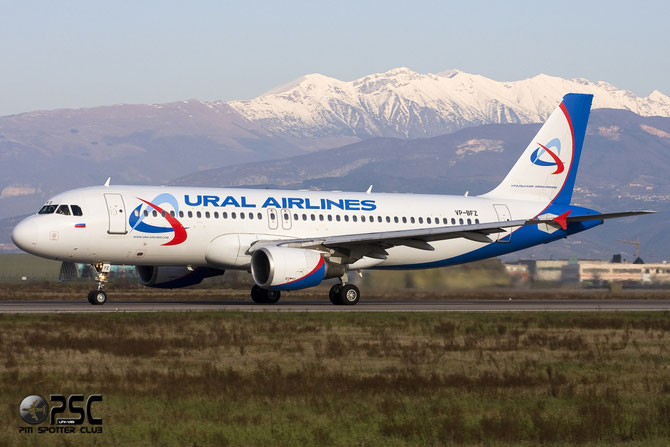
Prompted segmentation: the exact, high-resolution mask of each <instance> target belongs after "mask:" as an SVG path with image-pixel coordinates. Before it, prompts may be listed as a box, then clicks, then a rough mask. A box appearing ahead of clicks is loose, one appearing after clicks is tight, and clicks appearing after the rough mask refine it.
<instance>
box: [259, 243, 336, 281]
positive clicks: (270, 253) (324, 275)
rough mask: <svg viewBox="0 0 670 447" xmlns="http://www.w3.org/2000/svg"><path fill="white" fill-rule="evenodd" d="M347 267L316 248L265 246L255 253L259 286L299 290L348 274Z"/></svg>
mask: <svg viewBox="0 0 670 447" xmlns="http://www.w3.org/2000/svg"><path fill="white" fill-rule="evenodd" d="M344 271H345V270H344V267H343V266H341V265H338V264H332V263H329V262H327V261H326V260H325V259H324V258H323V256H322V255H321V253H319V252H318V251H314V250H305V249H302V248H287V247H262V248H260V249H258V250H256V251H254V253H253V255H252V256H251V275H252V276H253V278H254V282H255V283H256V285H258V286H259V287H262V288H264V289H271V290H299V289H306V288H308V287H314V286H316V285H318V284H319V283H321V281H323V280H324V279H328V278H337V277H340V276H342V275H343V274H344Z"/></svg>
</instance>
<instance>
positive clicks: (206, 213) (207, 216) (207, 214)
mask: <svg viewBox="0 0 670 447" xmlns="http://www.w3.org/2000/svg"><path fill="white" fill-rule="evenodd" d="M205 217H206V218H207V219H209V211H205Z"/></svg>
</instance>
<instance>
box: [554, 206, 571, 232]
mask: <svg viewBox="0 0 670 447" xmlns="http://www.w3.org/2000/svg"><path fill="white" fill-rule="evenodd" d="M571 212H572V210H568V211H566V212H564V213H563V214H561V215H560V216H556V217H554V218H553V219H551V220H553V221H554V222H556V223H557V224H558V225H560V227H561V228H563V229H564V230H567V229H568V216H569V215H570V213H571Z"/></svg>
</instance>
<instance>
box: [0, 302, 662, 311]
mask: <svg viewBox="0 0 670 447" xmlns="http://www.w3.org/2000/svg"><path fill="white" fill-rule="evenodd" d="M212 311H235V312H593V311H601V312H620V311H670V300H470V301H467V300H461V301H451V300H449V301H446V300H443V301H367V302H365V301H361V302H359V303H358V304H357V305H355V306H334V305H332V304H330V302H328V301H290V300H287V301H282V302H279V303H278V304H274V305H259V304H254V303H252V302H251V301H249V302H245V301H151V302H146V301H145V302H137V301H125V302H123V301H120V302H115V301H109V302H107V304H105V305H102V306H93V305H91V304H89V303H88V302H86V301H4V302H0V313H14V314H16V313H31V314H33V313H43V314H52V313H104V312H212Z"/></svg>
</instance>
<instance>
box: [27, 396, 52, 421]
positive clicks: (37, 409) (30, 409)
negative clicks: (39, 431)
mask: <svg viewBox="0 0 670 447" xmlns="http://www.w3.org/2000/svg"><path fill="white" fill-rule="evenodd" d="M37 402H39V401H38V400H37V399H35V400H34V401H33V403H32V404H30V407H28V408H23V409H22V411H28V412H29V413H30V416H31V417H32V418H33V420H34V421H39V420H40V418H38V417H37V413H42V414H44V415H46V414H47V407H46V405H43V406H41V407H37Z"/></svg>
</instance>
